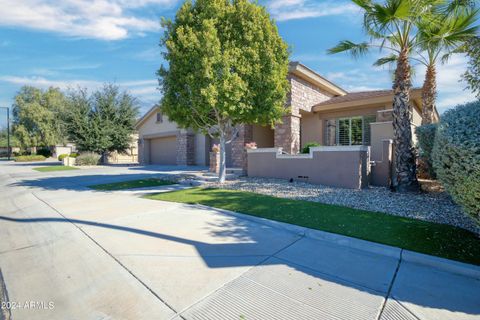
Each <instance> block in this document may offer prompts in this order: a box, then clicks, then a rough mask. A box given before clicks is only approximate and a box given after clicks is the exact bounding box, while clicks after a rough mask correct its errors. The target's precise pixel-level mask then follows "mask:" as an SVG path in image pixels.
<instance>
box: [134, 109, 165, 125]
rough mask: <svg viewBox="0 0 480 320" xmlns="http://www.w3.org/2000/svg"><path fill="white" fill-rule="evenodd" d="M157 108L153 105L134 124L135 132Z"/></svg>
mask: <svg viewBox="0 0 480 320" xmlns="http://www.w3.org/2000/svg"><path fill="white" fill-rule="evenodd" d="M158 108H159V106H158V105H154V106H153V107H151V108H150V110H148V111H147V112H146V113H145V114H144V115H143V116H142V117H141V118H140V119H138V121H137V123H135V130H138V128H139V127H140V126H141V125H142V124H143V123H144V122H145V121H146V120H147V119H148V118H149V117H150V116H151V115H152V114H153V113H154V112H156V110H157V109H158Z"/></svg>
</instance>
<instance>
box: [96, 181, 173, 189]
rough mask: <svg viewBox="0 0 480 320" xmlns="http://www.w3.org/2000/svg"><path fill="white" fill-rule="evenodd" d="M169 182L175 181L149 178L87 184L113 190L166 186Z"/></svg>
mask: <svg viewBox="0 0 480 320" xmlns="http://www.w3.org/2000/svg"><path fill="white" fill-rule="evenodd" d="M171 184H175V182H172V181H168V180H162V179H156V178H151V179H141V180H131V181H122V182H115V183H107V184H97V185H94V186H89V188H92V189H95V190H101V191H114V190H123V189H135V188H144V187H157V186H168V185H171Z"/></svg>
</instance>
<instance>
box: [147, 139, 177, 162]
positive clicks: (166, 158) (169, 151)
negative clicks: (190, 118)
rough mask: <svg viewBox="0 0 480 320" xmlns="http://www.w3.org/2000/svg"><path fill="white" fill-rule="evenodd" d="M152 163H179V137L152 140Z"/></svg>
mask: <svg viewBox="0 0 480 320" xmlns="http://www.w3.org/2000/svg"><path fill="white" fill-rule="evenodd" d="M150 163H151V164H177V137H176V136H171V137H164V138H156V139H152V140H150Z"/></svg>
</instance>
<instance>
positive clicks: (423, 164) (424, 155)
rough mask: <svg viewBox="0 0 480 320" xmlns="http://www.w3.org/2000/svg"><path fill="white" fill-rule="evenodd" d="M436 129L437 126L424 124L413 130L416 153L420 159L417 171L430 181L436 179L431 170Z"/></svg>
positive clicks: (432, 169) (433, 171)
mask: <svg viewBox="0 0 480 320" xmlns="http://www.w3.org/2000/svg"><path fill="white" fill-rule="evenodd" d="M437 127H438V125H437V124H426V125H423V126H420V127H417V128H416V130H415V133H416V134H417V138H418V151H419V158H420V159H419V160H420V165H419V171H421V173H424V174H426V175H427V176H429V177H430V178H432V179H435V178H436V174H435V170H434V168H433V160H432V151H433V145H434V143H435V134H436V132H437Z"/></svg>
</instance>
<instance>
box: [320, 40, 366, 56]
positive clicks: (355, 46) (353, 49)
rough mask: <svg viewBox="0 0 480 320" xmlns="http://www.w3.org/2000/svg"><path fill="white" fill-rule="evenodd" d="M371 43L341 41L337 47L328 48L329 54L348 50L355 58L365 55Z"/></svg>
mask: <svg viewBox="0 0 480 320" xmlns="http://www.w3.org/2000/svg"><path fill="white" fill-rule="evenodd" d="M369 48H370V44H369V43H367V42H361V43H354V42H352V41H349V40H344V41H341V42H340V43H339V44H337V45H336V46H335V47H333V48H330V49H328V51H327V52H328V54H336V53H341V52H348V53H350V55H351V56H352V57H354V58H358V57H361V56H364V55H366V54H367V53H368V49H369Z"/></svg>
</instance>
